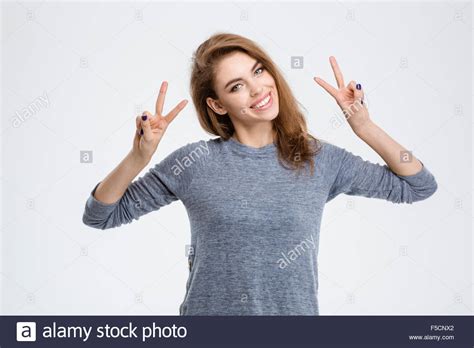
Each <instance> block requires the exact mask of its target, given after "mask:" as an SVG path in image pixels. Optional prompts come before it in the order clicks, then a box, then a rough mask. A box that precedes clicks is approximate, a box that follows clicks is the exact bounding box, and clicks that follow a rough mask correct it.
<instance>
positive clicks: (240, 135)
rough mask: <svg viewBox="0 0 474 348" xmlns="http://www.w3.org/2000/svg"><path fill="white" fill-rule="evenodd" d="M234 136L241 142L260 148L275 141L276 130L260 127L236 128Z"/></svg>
mask: <svg viewBox="0 0 474 348" xmlns="http://www.w3.org/2000/svg"><path fill="white" fill-rule="evenodd" d="M232 138H233V139H235V140H236V141H238V142H239V143H241V144H244V145H247V146H251V147H255V148H260V147H263V146H266V145H269V144H271V143H273V142H274V141H275V131H274V130H273V129H272V128H270V129H267V130H264V129H260V130H257V129H255V128H253V129H240V130H239V129H236V130H235V132H234V134H233V135H232Z"/></svg>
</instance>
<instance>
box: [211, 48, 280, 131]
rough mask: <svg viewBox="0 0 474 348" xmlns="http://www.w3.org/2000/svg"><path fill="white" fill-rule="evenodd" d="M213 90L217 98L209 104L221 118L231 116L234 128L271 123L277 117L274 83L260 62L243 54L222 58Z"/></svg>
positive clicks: (237, 53) (276, 93) (276, 98)
mask: <svg viewBox="0 0 474 348" xmlns="http://www.w3.org/2000/svg"><path fill="white" fill-rule="evenodd" d="M214 88H215V91H216V94H217V96H218V99H217V100H215V99H212V98H210V97H209V98H207V100H206V101H207V104H208V105H209V107H211V108H212V109H213V110H214V111H215V112H217V113H218V114H220V115H225V114H226V113H228V114H229V117H230V118H231V120H232V122H233V123H234V125H235V122H238V123H242V124H246V125H249V124H251V123H255V122H261V121H271V120H273V119H274V118H276V117H277V116H278V112H279V108H278V91H277V88H276V85H275V80H274V79H273V77H272V76H271V75H270V73H269V72H268V71H267V70H266V69H265V68H264V67H263V65H262V64H261V63H260V62H258V61H256V60H255V58H252V57H250V56H249V55H247V54H245V53H243V52H239V51H236V52H233V53H231V54H228V55H226V56H224V58H222V59H221V61H220V62H219V63H218V65H217V67H216V75H215V86H214Z"/></svg>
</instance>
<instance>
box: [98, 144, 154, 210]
mask: <svg viewBox="0 0 474 348" xmlns="http://www.w3.org/2000/svg"><path fill="white" fill-rule="evenodd" d="M148 163H149V161H146V160H144V159H142V158H141V157H139V156H137V155H135V154H134V153H133V152H132V151H130V152H129V153H128V155H127V156H126V157H125V158H124V159H123V160H122V162H120V164H119V165H118V166H117V167H116V168H115V169H114V170H113V171H112V172H110V174H109V175H107V177H106V178H105V179H104V180H102V181H101V182H100V184H99V186H97V189H96V191H95V194H94V197H95V198H96V199H97V200H98V201H100V202H102V203H106V204H112V203H115V202H117V201H118V200H119V199H120V198H121V197H122V196H123V194H124V193H125V191H126V190H127V187H128V186H129V185H130V183H131V182H132V180H133V179H134V178H135V177H136V176H137V175H138V174H139V173H140V172H141V171H142V170H143V168H145V167H146V166H147V165H148Z"/></svg>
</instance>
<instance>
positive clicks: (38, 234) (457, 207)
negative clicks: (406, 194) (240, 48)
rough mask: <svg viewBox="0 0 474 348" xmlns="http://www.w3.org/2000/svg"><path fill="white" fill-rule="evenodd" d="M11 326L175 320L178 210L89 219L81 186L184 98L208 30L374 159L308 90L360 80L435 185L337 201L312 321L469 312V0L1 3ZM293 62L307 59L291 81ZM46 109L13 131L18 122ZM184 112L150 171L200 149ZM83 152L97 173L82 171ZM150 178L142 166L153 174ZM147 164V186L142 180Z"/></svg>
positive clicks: (184, 224)
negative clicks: (334, 66) (26, 318)
mask: <svg viewBox="0 0 474 348" xmlns="http://www.w3.org/2000/svg"><path fill="white" fill-rule="evenodd" d="M1 20H2V37H1V40H2V41H1V49H2V57H1V58H2V64H1V67H2V86H1V87H2V106H1V110H2V125H1V127H2V128H1V149H2V171H1V181H0V182H1V186H0V189H1V191H2V198H3V200H2V209H1V210H2V223H1V237H2V239H1V243H2V244H1V246H2V248H1V254H2V255H1V265H2V268H1V273H0V281H1V287H0V289H1V291H2V296H1V298H2V302H3V303H2V307H1V311H0V312H1V313H3V314H178V306H179V304H180V303H181V301H182V300H183V297H184V292H185V282H186V279H187V276H188V268H187V258H186V257H185V246H186V244H189V241H190V231H189V223H188V219H187V215H186V211H185V209H184V206H183V205H182V204H181V203H180V202H175V203H173V204H171V205H169V206H166V207H164V208H162V209H161V210H159V211H156V212H153V213H150V214H147V215H145V216H143V217H141V218H140V220H139V221H134V222H133V223H132V224H130V225H123V226H122V227H120V228H116V229H110V230H105V231H101V230H95V229H92V228H90V227H87V226H85V225H84V224H83V223H82V214H83V211H84V205H85V202H86V199H87V198H88V196H89V194H90V191H91V190H92V188H93V187H94V186H95V184H96V183H98V182H99V181H100V180H102V179H103V178H104V177H105V176H106V175H107V174H108V173H109V172H110V171H111V170H112V169H113V168H114V167H115V166H116V165H118V163H119V162H120V161H121V160H122V159H123V158H124V156H125V155H126V154H127V153H128V151H129V150H130V149H131V145H132V138H133V136H134V131H135V117H136V115H138V114H139V113H141V112H142V111H143V110H149V111H153V110H154V104H155V100H156V96H157V93H158V90H159V86H160V84H161V81H162V80H166V81H168V82H169V89H168V94H167V98H166V102H165V111H166V112H167V111H169V110H171V108H172V107H174V106H175V105H176V104H177V103H178V102H179V101H180V100H181V99H183V98H187V99H189V100H191V99H190V95H189V89H188V88H189V71H190V58H191V55H192V53H193V51H194V50H195V49H196V48H197V46H198V45H199V44H200V43H201V42H202V41H204V40H205V39H207V38H208V37H209V36H210V35H211V34H213V33H215V32H217V31H227V32H233V33H238V34H242V35H244V36H247V37H249V38H250V39H253V40H255V41H256V42H257V43H259V44H260V45H261V46H262V47H263V48H264V49H265V50H266V51H267V52H268V53H269V54H270V56H271V57H272V58H273V59H274V60H275V62H276V63H277V65H278V66H279V67H280V68H281V69H282V71H283V72H284V74H285V77H286V78H287V79H288V82H289V83H290V85H291V87H292V88H293V91H294V94H295V96H296V97H297V99H298V100H299V102H301V103H302V104H303V105H304V107H305V109H306V110H305V115H306V117H307V121H308V124H309V127H310V131H311V132H312V134H314V135H315V136H316V137H319V138H322V139H325V140H328V141H330V142H332V143H334V144H336V145H338V146H341V147H344V148H346V149H348V150H349V151H351V152H353V153H355V154H358V155H360V156H362V157H363V158H364V159H368V160H371V161H373V162H379V163H382V164H383V160H382V159H381V158H380V157H379V156H378V155H377V154H376V153H375V152H374V151H373V150H372V149H371V148H370V147H369V146H367V145H366V144H365V143H363V142H362V141H361V140H360V139H358V138H357V137H356V136H355V135H354V134H353V133H352V131H351V129H350V127H348V126H347V125H344V126H341V127H339V128H333V127H332V126H331V119H332V118H333V117H335V115H338V114H340V113H339V109H338V107H337V105H336V103H335V102H334V100H333V99H332V98H331V97H330V96H329V95H328V94H327V93H326V92H325V91H324V90H323V89H322V88H321V87H319V86H318V85H317V84H316V83H315V82H314V81H313V77H314V76H320V77H322V78H324V79H325V80H327V81H329V82H331V83H333V84H335V80H334V77H333V75H332V70H331V68H330V65H329V61H328V57H329V56H330V55H334V56H335V57H336V58H337V60H338V62H339V65H340V67H341V70H342V72H343V74H344V76H345V79H346V81H347V82H348V81H350V80H355V81H357V82H358V83H361V84H362V87H363V88H364V91H365V93H366V98H367V99H368V102H369V110H370V114H371V117H372V119H373V120H374V121H375V122H376V123H377V124H378V125H379V126H380V127H382V128H383V129H384V130H385V131H386V132H387V133H388V134H390V135H391V136H392V137H393V138H395V140H397V141H398V142H399V143H401V144H402V145H403V146H405V147H406V148H407V149H409V150H411V151H413V154H414V155H415V156H416V157H417V158H419V159H420V160H422V161H423V163H424V164H425V165H426V167H427V168H428V169H429V170H430V171H431V172H432V173H433V174H434V175H435V177H436V179H437V182H438V185H439V187H438V191H437V192H436V193H435V194H434V195H433V196H432V197H431V198H429V199H428V200H426V201H421V202H417V203H415V204H413V205H396V204H392V203H390V202H386V201H382V200H378V199H368V198H363V197H350V196H345V195H341V196H339V197H338V198H336V199H335V200H334V201H332V202H330V203H329V204H327V206H326V208H325V215H324V219H323V222H322V228H321V241H320V251H319V252H320V254H319V267H320V269H319V275H320V289H319V303H320V313H321V314H322V315H342V314H349V315H351V314H362V315H364V314H366V315H370V314H441V315H442V314H472V312H473V301H472V291H473V287H472V285H473V282H472V275H473V273H472V248H473V244H472V229H471V226H472V218H473V212H472V205H471V200H472V171H471V165H472V146H471V136H472V128H473V121H472V103H471V100H472V95H473V94H472V88H471V79H472V33H473V26H472V5H470V3H468V2H463V3H455V2H437V3H427V2H386V3H381V2H365V3H362V2H331V3H323V2H319V3H310V2H301V3H289V2H287V3H274V2H270V3H269V2H265V3H264V2H259V3H249V2H233V3H230V2H228V3H216V2H214V3H201V2H192V3H191V2H187V3H185V2H181V3H176V2H175V3H153V2H122V3H112V2H64V3H59V2H32V3H28V2H23V1H21V2H20V1H11V2H4V3H3V4H2V16H1ZM292 56H303V57H304V68H303V69H291V65H290V60H291V57H292ZM41 96H47V100H48V101H49V104H48V105H43V106H42V107H41V108H39V109H37V110H36V111H35V112H34V113H33V114H32V115H30V117H28V118H24V120H23V121H21V122H20V124H19V125H17V126H16V127H14V126H13V120H14V119H15V117H17V115H18V114H22V113H24V112H25V110H26V109H25V108H31V107H32V105H40V104H38V103H39V102H38V101H39V98H40V97H41ZM211 137H214V136H211V135H208V134H206V133H204V131H202V130H201V128H200V126H199V124H198V121H197V117H196V113H195V110H194V108H193V105H192V103H190V104H188V106H187V107H186V108H185V110H184V111H183V112H182V113H181V114H180V115H179V116H178V118H177V119H176V120H175V121H174V122H173V124H172V125H171V126H170V128H169V129H168V132H167V134H166V136H165V138H164V139H163V141H162V142H161V144H160V146H159V149H158V152H157V153H156V155H155V157H154V159H153V161H152V163H151V164H150V166H152V165H154V164H155V163H157V162H158V161H160V160H161V159H162V158H164V157H165V156H166V155H167V154H169V153H170V152H171V151H173V150H175V149H177V148H178V147H180V146H183V145H185V144H187V143H189V142H193V141H197V140H200V139H209V138H211ZM80 151H93V163H80V156H79V154H80ZM150 166H149V167H150ZM146 170H147V168H146V169H145V170H144V171H143V172H142V173H141V174H140V175H143V174H144V173H145V171H146Z"/></svg>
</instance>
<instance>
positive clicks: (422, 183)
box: [325, 143, 438, 204]
mask: <svg viewBox="0 0 474 348" xmlns="http://www.w3.org/2000/svg"><path fill="white" fill-rule="evenodd" d="M325 146H327V147H328V152H329V155H330V157H331V159H330V161H331V163H332V165H331V170H330V171H329V172H330V175H329V176H330V189H329V194H328V198H327V202H329V201H330V200H332V199H333V198H334V197H336V196H337V195H339V194H341V193H345V194H347V195H353V196H363V197H369V198H379V199H384V200H387V201H390V202H393V203H408V204H412V203H413V202H417V201H421V200H424V199H427V198H428V197H430V196H431V195H433V194H434V193H435V192H436V190H437V188H438V185H437V183H436V180H435V178H434V176H433V174H432V173H431V172H430V171H429V170H428V169H427V168H426V166H425V165H424V164H423V162H421V161H420V162H421V163H422V165H423V167H422V169H421V170H420V171H419V172H418V173H416V174H413V175H406V176H403V175H398V174H395V173H394V172H392V171H391V170H390V168H389V167H388V166H387V165H380V164H377V163H372V162H369V161H366V160H363V159H362V158H361V157H360V156H357V155H354V154H352V153H351V152H349V151H347V150H345V149H342V148H340V147H337V146H335V145H332V144H328V143H326V144H325ZM331 181H332V183H331Z"/></svg>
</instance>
